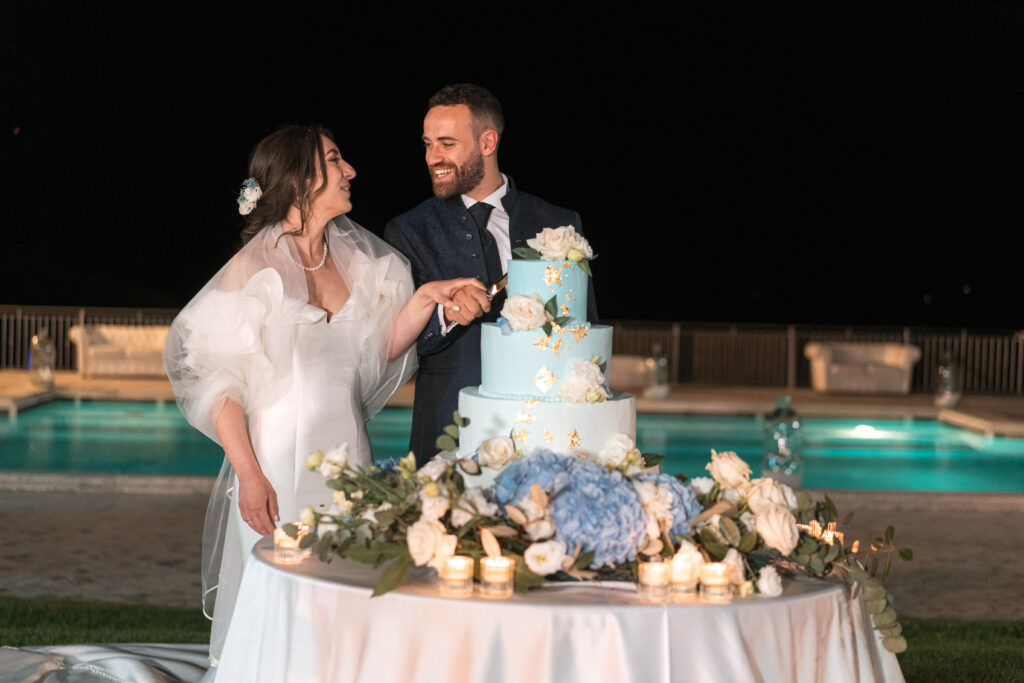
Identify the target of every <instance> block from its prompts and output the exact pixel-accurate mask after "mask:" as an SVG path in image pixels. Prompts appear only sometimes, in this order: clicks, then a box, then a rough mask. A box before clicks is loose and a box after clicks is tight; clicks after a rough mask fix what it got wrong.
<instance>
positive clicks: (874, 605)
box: [864, 598, 889, 614]
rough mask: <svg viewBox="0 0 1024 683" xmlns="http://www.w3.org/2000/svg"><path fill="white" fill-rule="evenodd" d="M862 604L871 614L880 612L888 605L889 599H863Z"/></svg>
mask: <svg viewBox="0 0 1024 683" xmlns="http://www.w3.org/2000/svg"><path fill="white" fill-rule="evenodd" d="M864 606H865V607H867V608H868V612H871V614H881V613H882V612H884V611H885V608H886V607H888V606H889V601H888V600H886V599H885V598H882V599H881V600H865V601H864Z"/></svg>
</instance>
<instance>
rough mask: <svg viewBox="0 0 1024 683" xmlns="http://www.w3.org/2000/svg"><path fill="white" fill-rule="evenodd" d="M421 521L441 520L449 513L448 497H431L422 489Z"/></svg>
mask: <svg viewBox="0 0 1024 683" xmlns="http://www.w3.org/2000/svg"><path fill="white" fill-rule="evenodd" d="M420 509H421V512H420V519H421V520H423V519H430V520H435V519H441V518H442V517H444V513H446V512H448V496H445V495H438V496H431V495H430V494H429V493H428V492H427V491H426V490H424V489H420Z"/></svg>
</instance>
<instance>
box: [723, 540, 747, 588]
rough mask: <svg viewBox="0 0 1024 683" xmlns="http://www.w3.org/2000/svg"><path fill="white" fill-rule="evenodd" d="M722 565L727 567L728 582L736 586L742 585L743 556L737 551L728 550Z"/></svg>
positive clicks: (733, 549) (734, 549)
mask: <svg viewBox="0 0 1024 683" xmlns="http://www.w3.org/2000/svg"><path fill="white" fill-rule="evenodd" d="M722 563H723V564H726V565H728V567H729V581H731V582H732V583H734V584H737V585H739V584H741V583H743V556H742V555H740V551H739V550H736V548H729V552H727V553H726V554H725V558H724V559H723V560H722Z"/></svg>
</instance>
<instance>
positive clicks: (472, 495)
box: [452, 486, 498, 527]
mask: <svg viewBox="0 0 1024 683" xmlns="http://www.w3.org/2000/svg"><path fill="white" fill-rule="evenodd" d="M474 514H481V515H483V516H484V517H493V516H494V515H496V514H498V506H497V505H495V504H494V503H492V502H491V501H489V500H487V498H485V497H484V490H483V489H482V488H480V487H479V486H473V487H472V488H468V489H466V492H465V493H463V494H462V495H461V496H460V497H459V500H458V502H457V503H456V504H455V507H454V508H452V526H453V527H461V526H462V525H463V524H465V523H466V522H468V521H469V520H471V519H473V515H474Z"/></svg>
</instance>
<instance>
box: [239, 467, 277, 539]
mask: <svg viewBox="0 0 1024 683" xmlns="http://www.w3.org/2000/svg"><path fill="white" fill-rule="evenodd" d="M238 509H239V511H240V512H241V513H242V521H244V522H245V523H246V524H248V525H249V526H250V527H251V528H252V530H253V531H255V532H257V533H259V534H269V533H270V532H272V531H273V530H274V521H275V520H277V519H278V516H277V493H275V492H274V487H273V486H271V485H270V481H269V480H268V479H267V478H266V477H265V476H263V473H262V472H259V473H256V474H253V475H251V476H250V477H248V478H246V479H244V480H243V479H240V480H239V481H238Z"/></svg>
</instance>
